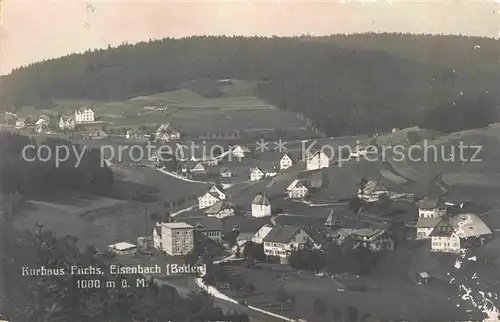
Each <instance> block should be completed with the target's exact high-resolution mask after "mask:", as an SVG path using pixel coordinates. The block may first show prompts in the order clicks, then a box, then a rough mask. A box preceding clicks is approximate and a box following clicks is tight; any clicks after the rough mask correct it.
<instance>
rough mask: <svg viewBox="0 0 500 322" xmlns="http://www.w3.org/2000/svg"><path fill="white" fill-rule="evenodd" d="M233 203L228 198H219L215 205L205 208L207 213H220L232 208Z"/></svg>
mask: <svg viewBox="0 0 500 322" xmlns="http://www.w3.org/2000/svg"><path fill="white" fill-rule="evenodd" d="M231 208H233V205H232V204H231V203H230V202H228V201H227V200H219V201H217V202H216V203H215V204H214V205H212V206H210V207H209V208H207V209H206V210H205V213H206V214H218V213H219V212H221V211H222V210H225V209H231Z"/></svg>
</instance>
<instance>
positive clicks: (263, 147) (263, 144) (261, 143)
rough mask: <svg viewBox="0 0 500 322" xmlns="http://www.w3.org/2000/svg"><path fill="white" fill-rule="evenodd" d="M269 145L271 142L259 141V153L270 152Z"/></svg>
mask: <svg viewBox="0 0 500 322" xmlns="http://www.w3.org/2000/svg"><path fill="white" fill-rule="evenodd" d="M268 145H269V142H266V141H264V139H260V140H259V141H257V151H259V152H266V151H267V150H269V147H268Z"/></svg>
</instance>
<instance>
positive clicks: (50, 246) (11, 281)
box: [2, 226, 248, 322]
mask: <svg viewBox="0 0 500 322" xmlns="http://www.w3.org/2000/svg"><path fill="white" fill-rule="evenodd" d="M10 242H11V243H10V245H9V246H10V247H9V255H10V258H11V260H10V261H8V263H7V264H6V272H4V274H6V275H5V276H8V277H9V278H8V279H7V280H6V294H7V301H8V302H7V305H6V306H5V307H6V308H8V310H7V311H6V312H2V313H4V314H7V315H8V316H9V317H10V318H11V319H12V321H36V322H38V321H50V322H58V321H61V322H67V321H82V322H83V321H98V322H99V321H102V322H132V321H159V322H167V321H179V322H182V321H186V322H187V321H189V322H202V321H207V320H209V321H233V322H245V321H248V317H247V316H245V315H240V314H236V313H229V314H228V315H225V314H224V313H223V312H222V310H221V309H220V308H217V307H215V306H214V303H213V300H212V298H211V297H210V296H208V295H207V294H204V293H196V292H195V293H191V294H190V295H189V296H188V297H187V298H181V297H180V296H179V295H178V294H177V292H176V291H175V289H172V288H169V287H161V288H159V287H158V286H156V285H155V284H154V283H153V282H147V281H146V282H145V284H144V286H141V285H139V287H138V286H137V284H136V281H137V280H138V279H139V280H141V279H142V278H143V276H140V275H126V276H125V275H110V273H109V265H110V264H118V262H116V260H115V257H114V255H113V254H111V253H104V254H99V253H97V251H96V250H95V249H94V248H93V247H91V246H88V247H87V248H86V249H85V250H84V251H81V250H80V249H79V248H78V246H77V239H76V238H74V237H71V236H66V237H63V238H56V237H55V236H54V235H53V234H51V233H49V232H46V231H43V227H41V226H40V227H39V228H38V231H37V232H36V233H32V232H29V231H26V232H16V233H15V234H14V236H13V238H12V239H11V240H10ZM72 266H78V267H80V268H88V267H92V268H93V270H94V275H92V274H85V275H84V274H81V275H71V274H70V272H71V267H72ZM22 267H29V268H40V267H44V268H45V269H46V270H47V271H48V270H50V271H51V272H60V270H65V272H66V274H54V273H51V274H46V275H45V276H26V275H25V276H23V270H22ZM98 269H99V270H101V271H102V272H103V275H99V274H97V275H96V273H95V272H96V270H98ZM75 272H76V271H75ZM80 273H82V272H80ZM95 280H99V281H100V283H101V287H94V288H91V287H89V288H82V287H79V285H80V286H81V285H84V283H85V282H82V281H87V283H89V282H90V283H96V282H95ZM123 280H126V283H128V285H130V287H122V285H123V284H122V283H125V282H123ZM91 281H94V282H91ZM110 281H111V282H113V283H115V284H114V285H116V287H109V285H110V284H109V282H110ZM106 283H108V284H106ZM106 285H108V286H106Z"/></svg>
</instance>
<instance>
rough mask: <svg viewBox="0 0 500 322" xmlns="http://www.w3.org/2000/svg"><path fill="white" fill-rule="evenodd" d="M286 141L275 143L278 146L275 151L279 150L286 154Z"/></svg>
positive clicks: (280, 140)
mask: <svg viewBox="0 0 500 322" xmlns="http://www.w3.org/2000/svg"><path fill="white" fill-rule="evenodd" d="M286 143H287V142H286V141H283V140H282V139H279V140H278V141H275V142H274V144H275V145H276V148H275V149H274V150H278V151H279V152H284V151H286V150H287V148H286Z"/></svg>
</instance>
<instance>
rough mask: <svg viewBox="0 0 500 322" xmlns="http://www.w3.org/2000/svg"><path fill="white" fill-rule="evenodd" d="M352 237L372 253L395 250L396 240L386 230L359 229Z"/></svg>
mask: <svg viewBox="0 0 500 322" xmlns="http://www.w3.org/2000/svg"><path fill="white" fill-rule="evenodd" d="M351 236H352V237H353V239H354V240H355V241H356V242H359V243H360V244H362V245H363V246H364V247H366V248H368V249H369V250H371V251H379V250H394V240H393V239H392V236H391V234H390V233H389V232H388V231H387V230H385V229H374V228H365V229H358V230H355V231H353V232H352V233H351Z"/></svg>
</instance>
